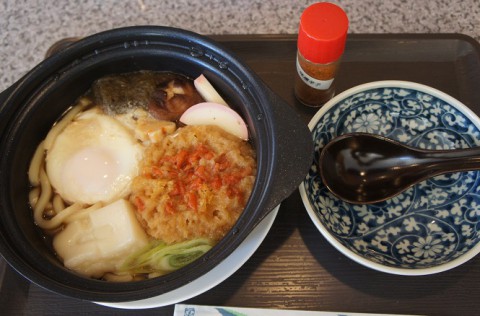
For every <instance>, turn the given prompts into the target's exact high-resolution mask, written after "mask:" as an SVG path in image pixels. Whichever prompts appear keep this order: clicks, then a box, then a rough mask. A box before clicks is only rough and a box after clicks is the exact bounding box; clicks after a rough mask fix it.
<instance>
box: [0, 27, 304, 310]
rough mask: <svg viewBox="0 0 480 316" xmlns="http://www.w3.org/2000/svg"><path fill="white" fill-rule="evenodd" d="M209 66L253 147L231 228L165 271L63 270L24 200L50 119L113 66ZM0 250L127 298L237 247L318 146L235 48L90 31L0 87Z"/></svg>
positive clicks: (175, 280) (20, 265)
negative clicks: (105, 273)
mask: <svg viewBox="0 0 480 316" xmlns="http://www.w3.org/2000/svg"><path fill="white" fill-rule="evenodd" d="M142 69H143V70H158V71H172V72H176V73H181V74H184V75H187V76H189V77H191V78H195V77H197V76H198V75H200V74H201V73H204V74H205V75H206V76H207V77H208V78H209V80H210V81H211V82H212V83H213V85H214V86H215V87H217V88H218V89H219V90H220V91H222V93H223V95H225V96H228V102H229V103H230V104H231V106H232V107H233V108H234V109H235V110H237V111H238V112H239V113H240V114H241V115H242V116H243V117H244V118H245V120H246V122H247V124H248V126H249V129H250V130H249V132H250V133H251V141H252V143H253V144H254V147H255V148H256V151H257V164H258V174H257V180H256V182H255V185H254V188H253V192H252V194H251V197H250V200H249V202H248V204H247V206H246V208H245V210H244V212H243V214H242V215H241V217H240V218H239V220H238V222H237V223H236V225H235V226H234V228H233V229H232V230H231V231H230V233H229V234H228V235H227V236H226V237H225V238H224V239H222V240H221V241H220V242H219V243H218V244H217V245H216V246H215V247H214V248H213V249H212V250H211V251H209V252H208V253H207V254H206V255H205V256H204V257H203V258H201V259H199V260H197V261H195V262H194V263H192V264H190V265H188V266H186V267H185V268H182V269H180V270H178V271H176V272H173V273H170V274H168V275H166V276H162V277H158V278H155V279H151V280H145V281H137V282H130V283H113V282H105V281H99V280H93V279H87V278H84V277H82V276H78V275H76V274H74V273H72V272H71V271H69V270H67V269H65V268H64V267H63V265H62V264H61V262H60V261H59V260H58V259H57V258H56V257H55V255H54V253H53V252H52V251H51V249H50V248H49V246H48V243H46V242H44V240H42V237H41V234H40V233H39V230H38V229H37V227H36V226H35V225H34V222H33V217H32V211H31V209H30V208H29V205H28V191H29V182H28V177H27V170H28V166H29V163H30V159H31V157H32V156H33V153H34V150H35V148H36V147H37V145H38V144H39V142H40V141H41V140H42V139H43V138H44V137H45V136H46V134H47V132H48V131H49V129H50V128H51V126H52V124H53V123H54V122H55V121H56V120H57V119H58V118H59V117H60V116H61V115H62V113H64V112H65V110H66V109H67V108H68V107H69V106H70V105H71V104H73V102H74V101H75V99H76V98H77V97H78V96H80V95H82V94H83V93H85V92H86V91H87V89H88V88H89V87H90V85H91V84H92V82H93V81H94V80H96V79H98V78H99V77H102V76H104V75H107V74H112V73H123V72H130V71H136V70H142ZM0 133H1V142H0V152H1V153H2V154H1V157H0V159H1V161H0V251H1V253H2V255H3V256H4V258H5V259H6V260H7V261H8V263H9V264H10V265H11V266H12V267H13V268H14V269H16V270H17V271H18V272H19V273H21V274H22V275H23V276H25V277H26V278H27V279H29V280H30V281H32V282H34V283H36V284H38V285H40V286H42V287H44V288H46V289H48V290H51V291H54V292H57V293H59V294H62V295H66V296H70V297H75V298H79V299H84V300H92V301H103V302H127V301H133V300H140V299H145V298H149V297H153V296H157V295H160V294H163V293H166V292H168V291H171V290H173V289H176V288H178V287H180V286H182V285H185V284H187V283H188V282H191V281H192V280H195V279H196V278H198V277H200V276H202V275H204V274H205V273H206V272H208V271H209V270H211V269H212V268H213V267H215V266H216V265H217V264H218V263H219V262H221V261H222V260H223V259H224V258H226V257H227V256H228V255H229V254H231V253H232V252H233V251H234V250H235V249H236V248H237V246H238V245H239V244H240V243H241V242H242V241H243V240H244V239H245V237H246V236H248V234H249V233H250V232H251V230H252V229H253V228H254V227H255V226H256V225H257V224H258V223H259V222H260V221H261V219H263V218H264V217H265V216H266V215H267V214H268V213H269V212H270V211H271V210H272V209H273V208H274V207H275V206H277V205H278V204H279V203H280V202H281V201H282V200H283V199H285V198H286V197H288V196H289V195H290V194H291V193H292V192H293V191H294V190H295V189H296V188H297V186H298V185H299V184H300V182H301V181H302V180H303V178H304V177H305V175H306V173H307V171H308V169H309V167H310V165H311V162H312V155H313V144H312V140H311V135H310V132H309V130H308V128H307V126H306V124H304V122H303V121H302V119H301V118H300V117H299V116H298V115H297V114H296V113H295V112H294V111H293V110H292V109H291V108H290V106H289V105H288V104H286V103H285V102H284V101H283V100H281V99H280V98H279V97H278V96H277V95H275V94H274V93H273V92H272V91H271V90H270V89H269V88H268V87H267V86H266V85H265V84H264V83H263V82H262V81H261V80H260V79H259V78H258V77H257V76H256V75H255V74H254V73H253V72H252V71H251V70H250V69H248V68H247V67H246V66H245V65H243V64H242V63H241V62H240V61H239V60H238V59H237V58H236V57H234V56H233V55H232V54H231V53H230V52H228V51H227V50H225V49H224V48H222V47H221V46H220V45H218V44H217V43H215V42H213V41H212V40H209V39H207V38H205V37H203V36H200V35H197V34H194V33H191V32H187V31H183V30H179V29H172V28H166V27H130V28H123V29H116V30H112V31H107V32H103V33H99V34H96V35H93V36H90V37H88V38H84V39H82V40H80V41H78V42H76V43H74V44H72V45H71V46H69V47H67V48H66V49H64V50H63V51H62V52H60V53H57V54H55V55H53V56H52V57H50V58H48V59H46V60H45V61H44V62H42V63H41V64H39V65H38V66H37V67H35V68H34V69H32V70H31V71H30V72H29V73H28V74H27V75H26V76H25V77H24V78H22V79H21V80H20V81H19V82H17V83H16V84H15V85H14V86H12V87H11V88H9V89H8V90H7V91H4V92H3V93H2V94H1V96H0Z"/></svg>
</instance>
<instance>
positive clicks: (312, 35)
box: [297, 2, 348, 64]
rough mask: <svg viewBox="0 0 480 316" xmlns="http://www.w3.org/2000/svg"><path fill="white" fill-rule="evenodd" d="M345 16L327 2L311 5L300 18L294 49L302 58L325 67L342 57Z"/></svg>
mask: <svg viewBox="0 0 480 316" xmlns="http://www.w3.org/2000/svg"><path fill="white" fill-rule="evenodd" d="M347 31H348V17H347V15H346V14H345V12H344V11H343V10H342V8H340V7H339V6H337V5H335V4H333V3H329V2H319V3H315V4H312V5H311V6H309V7H308V8H306V9H305V11H303V13H302V16H301V18H300V27H299V31H298V42H297V47H298V50H299V51H300V53H301V54H302V56H303V57H305V59H307V60H309V61H311V62H314V63H321V64H326V63H330V62H334V61H336V60H337V59H338V58H340V56H342V54H343V51H344V49H345V41H346V39H347Z"/></svg>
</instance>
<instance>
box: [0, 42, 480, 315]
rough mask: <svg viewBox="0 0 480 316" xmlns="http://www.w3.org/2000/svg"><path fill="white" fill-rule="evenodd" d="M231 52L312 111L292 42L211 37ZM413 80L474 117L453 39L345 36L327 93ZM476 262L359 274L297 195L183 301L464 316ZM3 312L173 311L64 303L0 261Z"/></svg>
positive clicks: (470, 58) (465, 67)
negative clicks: (232, 267) (436, 269)
mask: <svg viewBox="0 0 480 316" xmlns="http://www.w3.org/2000/svg"><path fill="white" fill-rule="evenodd" d="M213 38H214V39H216V40H218V41H221V42H223V44H224V45H225V46H227V47H228V48H230V49H231V50H232V51H233V52H235V53H236V54H237V55H238V56H239V57H240V58H241V59H242V60H243V61H245V62H246V63H247V64H248V65H249V66H250V67H251V68H252V69H253V70H254V71H255V72H257V73H258V74H259V75H260V76H261V77H262V78H263V80H264V81H265V82H266V83H267V84H268V85H269V86H270V87H272V89H273V90H274V91H276V92H277V93H278V94H279V95H280V96H281V97H283V98H284V99H285V100H286V101H287V102H288V103H289V104H290V105H291V106H292V107H293V108H295V109H296V110H297V111H298V112H300V113H301V114H302V115H303V116H304V118H305V123H308V121H309V120H310V118H311V117H312V116H313V114H314V113H315V112H316V110H315V109H311V108H307V107H305V106H302V105H301V104H299V103H298V102H297V101H296V100H295V98H294V96H293V91H292V82H293V75H294V72H295V54H296V37H295V36H290V35H264V36H261V35H251V36H244V35H235V36H233V35H232V36H213ZM390 79H398V80H408V81H415V82H418V83H423V84H426V85H429V86H432V87H434V88H437V89H439V90H442V91H444V92H446V93H448V94H450V95H451V96H453V97H455V98H457V99H459V100H460V101H462V102H463V103H464V104H465V105H467V106H468V107H470V108H471V109H472V110H473V111H474V112H476V113H477V114H480V44H479V43H477V42H476V41H474V40H473V39H472V38H470V37H467V36H464V35H458V34H450V35H447V34H435V35H432V34H430V35H418V34H417V35H412V34H398V35H391V34H389V35H362V34H352V35H350V36H349V38H348V42H347V47H346V52H345V54H344V57H343V62H342V65H341V69H340V73H339V75H338V76H337V92H341V91H343V90H345V89H348V88H350V87H353V86H355V85H358V84H362V83H366V82H370V81H377V80H390ZM479 295H480V257H478V256H477V257H475V258H473V259H472V260H470V261H469V262H467V263H466V264H464V265H462V266H460V267H458V268H455V269H453V270H450V271H447V272H443V273H440V274H435V275H430V276H416V277H405V276H397V275H389V274H385V273H382V272H377V271H373V270H370V269H368V268H365V267H363V266H361V265H359V264H357V263H355V262H353V261H352V260H350V259H348V258H346V257H345V256H343V255H342V254H341V253H340V252H339V251H337V250H336V249H335V248H333V247H332V246H331V245H330V244H329V243H328V242H327V241H326V240H325V239H324V238H323V237H322V235H321V234H320V233H319V232H318V231H317V229H316V228H315V226H314V225H313V223H312V222H311V220H310V218H309V217H308V215H307V212H306V211H305V208H304V206H303V204H302V201H301V198H300V195H299V194H298V192H295V193H294V194H292V195H291V196H290V197H289V198H288V199H287V200H285V201H284V202H283V203H282V205H281V208H280V211H279V214H278V216H277V218H276V220H275V223H274V224H273V227H272V229H271V230H270V232H269V234H268V236H267V238H266V239H265V241H264V242H263V243H262V245H261V246H260V247H259V249H258V250H257V251H256V252H255V254H254V255H253V256H252V257H251V258H250V259H249V260H248V261H247V262H246V263H245V265H243V266H242V268H240V269H239V270H238V271H237V272H236V273H235V274H233V275H232V276H231V277H230V278H228V279H227V280H226V281H224V282H222V283H221V284H219V285H218V286H216V287H214V288H213V289H211V290H209V291H207V292H205V293H203V294H201V295H199V296H197V297H195V298H192V299H190V300H188V301H186V302H185V303H189V304H201V305H224V306H241V307H260V308H282V309H301V310H317V311H342V312H362V313H391V314H423V315H473V314H477V313H478V311H479V310H480V300H479V299H478V297H479ZM0 308H1V314H3V315H10V314H12V315H17V314H22V315H39V314H45V315H54V314H61V315H79V314H93V313H100V314H101V315H110V314H112V315H117V314H125V315H129V314H131V315H150V314H151V315H172V314H173V309H174V306H166V307H161V308H156V309H150V310H137V311H121V310H117V309H111V308H107V307H102V306H99V305H96V304H94V303H91V302H84V301H79V300H75V299H72V298H65V297H62V296H59V295H57V294H54V293H51V292H48V291H46V290H44V289H42V288H39V287H38V286H36V285H34V284H31V283H29V282H28V281H26V280H25V279H23V278H22V277H21V276H19V275H18V274H17V273H16V272H15V271H13V270H12V269H11V268H9V267H8V266H6V265H5V263H4V262H3V260H1V259H0Z"/></svg>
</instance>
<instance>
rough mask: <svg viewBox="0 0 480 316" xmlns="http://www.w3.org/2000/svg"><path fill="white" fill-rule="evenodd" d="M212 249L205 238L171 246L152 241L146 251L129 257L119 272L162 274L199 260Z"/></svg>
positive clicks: (210, 243)
mask: <svg viewBox="0 0 480 316" xmlns="http://www.w3.org/2000/svg"><path fill="white" fill-rule="evenodd" d="M211 248H212V242H211V241H210V240H208V239H205V238H199V239H194V240H189V241H185V242H181V243H177V244H173V245H167V244H165V243H164V242H159V241H154V242H152V243H151V244H150V245H149V246H148V247H147V248H146V249H143V250H142V251H140V252H138V253H135V254H133V255H131V256H129V257H128V258H127V259H126V260H125V262H124V263H123V265H122V267H121V268H120V270H121V271H128V272H130V273H132V274H135V273H160V274H164V273H167V272H170V271H174V270H177V269H179V268H181V267H184V266H186V265H187V264H190V263H191V262H193V261H195V260H197V259H198V258H200V257H201V256H202V255H203V254H205V253H206V252H207V251H209V250H210V249H211Z"/></svg>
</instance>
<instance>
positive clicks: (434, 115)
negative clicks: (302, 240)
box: [300, 81, 480, 274]
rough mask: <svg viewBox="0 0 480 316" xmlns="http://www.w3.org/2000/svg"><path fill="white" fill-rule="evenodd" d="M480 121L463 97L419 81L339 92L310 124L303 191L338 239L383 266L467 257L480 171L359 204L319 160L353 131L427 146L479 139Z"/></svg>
mask: <svg viewBox="0 0 480 316" xmlns="http://www.w3.org/2000/svg"><path fill="white" fill-rule="evenodd" d="M479 122H480V121H479V119H478V118H477V117H476V116H475V115H474V114H473V113H472V112H471V111H470V110H468V109H467V108H466V107H465V106H464V105H462V104H461V103H460V102H458V101H456V100H455V99H453V98H451V97H449V96H447V95H445V94H443V93H441V92H439V91H438V90H435V89H432V88H429V87H426V86H423V85H418V84H414V83H408V82H398V81H395V82H393V81H385V82H377V83H372V84H366V85H363V86H359V87H356V88H354V89H353V90H352V89H351V90H348V91H346V92H344V93H342V94H340V95H339V96H337V97H336V98H334V99H332V100H331V101H330V102H329V103H327V104H326V105H325V106H324V108H322V109H321V110H320V111H319V112H318V113H317V115H316V116H315V117H314V118H313V119H312V121H311V122H310V125H309V126H310V129H311V130H312V134H313V138H314V142H315V157H314V163H313V164H312V167H311V169H310V171H309V173H308V175H307V177H306V179H305V181H304V182H303V183H302V184H301V186H300V192H301V194H302V199H303V201H304V204H305V206H306V208H307V210H308V211H309V215H310V217H311V218H312V220H313V221H314V222H315V224H316V225H317V227H319V229H320V231H321V232H322V233H323V234H324V236H325V237H327V239H328V240H329V241H330V242H332V243H333V244H334V246H338V247H341V248H342V249H341V251H342V252H344V253H345V254H347V255H348V256H349V257H351V258H352V259H355V260H356V261H358V262H360V263H363V264H365V265H367V266H370V267H372V268H376V269H378V270H382V271H385V272H393V273H397V274H429V273H435V272H440V271H443V270H446V269H449V268H452V267H453V266H454V265H457V264H460V263H461V262H463V261H464V259H463V257H465V258H467V257H468V258H470V257H472V256H473V255H475V254H477V253H478V252H479V251H480V248H479V247H476V245H477V244H479V243H478V241H479V239H480V234H479V230H480V177H479V175H480V172H479V171H470V172H462V173H451V174H445V175H441V176H437V177H434V178H431V179H429V180H426V181H423V182H421V183H419V184H418V185H416V186H414V187H412V188H410V189H408V190H407V191H405V192H403V193H402V194H400V195H398V196H396V197H394V198H392V199H389V200H387V201H385V202H381V203H376V204H370V205H354V204H349V203H347V202H344V201H341V200H339V199H338V198H336V197H335V196H334V195H333V194H331V193H330V192H329V191H328V190H327V189H326V187H325V186H324V185H323V184H322V181H321V178H320V175H319V173H318V170H317V162H318V159H319V153H320V151H321V148H322V147H324V146H325V145H326V144H327V143H328V142H329V141H330V140H331V139H333V138H334V137H336V136H339V135H342V134H346V133H352V132H364V133H373V134H379V135H383V136H385V137H388V138H391V139H394V140H397V141H399V142H402V143H405V144H409V145H411V146H415V147H419V148H423V149H437V150H444V149H454V148H467V147H475V146H480V129H479V126H480V125H479ZM339 245H340V246H339ZM338 247H337V248H338ZM466 253H468V255H465V254H466ZM468 258H467V259H468ZM451 262H455V264H450V263H451ZM370 263H371V264H370ZM409 270H410V271H411V270H416V272H409Z"/></svg>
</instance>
